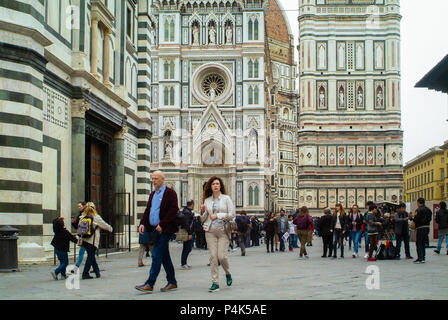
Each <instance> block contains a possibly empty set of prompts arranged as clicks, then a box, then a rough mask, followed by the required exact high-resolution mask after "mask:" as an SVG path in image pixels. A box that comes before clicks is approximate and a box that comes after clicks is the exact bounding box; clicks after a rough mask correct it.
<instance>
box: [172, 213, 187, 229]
mask: <svg viewBox="0 0 448 320" xmlns="http://www.w3.org/2000/svg"><path fill="white" fill-rule="evenodd" d="M186 224H187V219H186V218H185V215H184V213H183V211H179V212H178V213H177V216H176V219H174V225H175V226H176V228H179V227H185V225H186Z"/></svg>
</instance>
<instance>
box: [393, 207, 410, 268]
mask: <svg viewBox="0 0 448 320" xmlns="http://www.w3.org/2000/svg"><path fill="white" fill-rule="evenodd" d="M394 221H395V236H396V238H397V243H396V244H397V250H398V251H397V259H400V252H401V242H402V241H403V242H404V250H405V252H406V259H412V257H411V251H410V249H409V223H408V221H409V213H408V212H407V211H406V204H404V203H403V202H402V203H400V205H399V206H398V212H397V213H395V216H394Z"/></svg>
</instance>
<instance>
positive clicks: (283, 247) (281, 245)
mask: <svg viewBox="0 0 448 320" xmlns="http://www.w3.org/2000/svg"><path fill="white" fill-rule="evenodd" d="M284 234H285V233H284V232H283V233H282V232H280V233H279V234H278V238H279V239H280V251H285V241H283V235H284Z"/></svg>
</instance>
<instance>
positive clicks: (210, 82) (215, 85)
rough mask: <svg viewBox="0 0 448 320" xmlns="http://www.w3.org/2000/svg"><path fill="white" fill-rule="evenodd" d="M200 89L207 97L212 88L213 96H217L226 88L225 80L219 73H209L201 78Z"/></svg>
mask: <svg viewBox="0 0 448 320" xmlns="http://www.w3.org/2000/svg"><path fill="white" fill-rule="evenodd" d="M201 89H202V92H203V93H204V94H205V95H206V96H207V97H210V96H211V91H212V89H213V90H214V92H215V97H219V96H221V95H222V94H223V93H224V90H225V89H226V82H225V80H224V78H223V77H222V76H221V75H219V74H210V75H208V76H206V77H205V78H204V79H203V80H202V83H201Z"/></svg>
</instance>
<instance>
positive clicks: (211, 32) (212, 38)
mask: <svg viewBox="0 0 448 320" xmlns="http://www.w3.org/2000/svg"><path fill="white" fill-rule="evenodd" d="M208 35H209V38H210V42H209V43H210V44H216V29H215V26H214V25H212V26H211V27H210V29H209V31H208Z"/></svg>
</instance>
